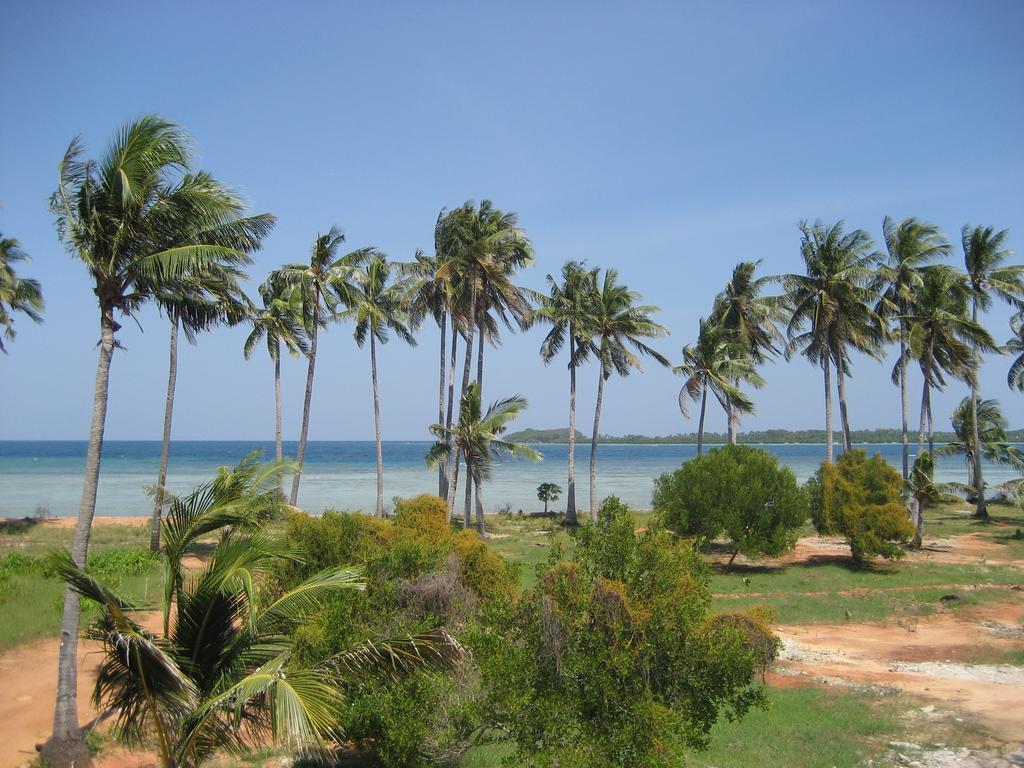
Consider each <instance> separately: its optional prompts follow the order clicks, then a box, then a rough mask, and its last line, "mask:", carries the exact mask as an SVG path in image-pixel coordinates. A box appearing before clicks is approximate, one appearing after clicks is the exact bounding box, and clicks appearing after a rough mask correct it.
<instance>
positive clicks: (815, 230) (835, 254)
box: [781, 220, 874, 462]
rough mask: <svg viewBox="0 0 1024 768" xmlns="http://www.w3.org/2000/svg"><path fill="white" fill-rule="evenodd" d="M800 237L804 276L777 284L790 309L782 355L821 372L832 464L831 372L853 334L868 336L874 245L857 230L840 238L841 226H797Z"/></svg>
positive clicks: (841, 361)
mask: <svg viewBox="0 0 1024 768" xmlns="http://www.w3.org/2000/svg"><path fill="white" fill-rule="evenodd" d="M800 232H801V233H802V237H801V241H800V255H801V256H802V257H803V260H804V266H805V269H806V274H803V275H795V274H791V275H783V276H782V278H781V280H782V283H783V287H784V288H785V292H786V301H787V303H788V304H789V306H790V307H791V308H792V315H791V316H790V320H789V324H788V325H787V327H786V336H787V337H788V338H789V343H788V344H787V345H786V355H787V357H789V356H791V355H792V354H793V353H794V352H797V353H800V354H802V355H804V356H805V357H806V358H807V359H808V361H810V362H811V363H812V364H814V365H819V366H821V369H822V373H823V375H824V388H825V460H826V461H828V462H831V461H832V459H833V448H832V445H833V437H832V376H831V368H832V364H833V363H835V364H836V365H837V366H839V367H840V368H844V367H846V366H847V365H848V361H847V358H846V352H845V348H846V345H848V344H854V345H856V344H857V343H858V342H856V341H855V339H856V338H857V336H855V335H854V334H855V331H856V333H857V334H860V333H863V334H865V335H867V330H866V329H867V328H868V327H869V326H870V323H871V319H872V318H873V316H874V313H873V312H872V311H871V309H870V307H869V306H868V304H869V302H870V301H871V299H872V296H873V293H872V291H871V290H870V288H869V287H868V281H869V280H870V278H871V274H872V273H871V264H872V261H873V259H874V255H873V254H872V252H871V249H872V245H873V244H872V242H871V238H870V237H869V236H868V234H867V233H866V232H864V231H863V230H861V229H856V230H854V231H853V232H849V233H844V232H843V222H842V221H839V222H837V223H836V224H834V225H832V226H826V225H825V224H824V223H823V222H822V221H820V220H818V221H816V222H815V223H814V225H813V226H811V225H808V224H807V222H806V221H802V222H800ZM845 372H846V371H845V370H844V371H841V373H840V375H842V373H845ZM844 394H845V393H844ZM843 401H844V403H845V397H844V398H843ZM843 411H844V412H845V406H844V408H843ZM844 427H845V428H844V442H848V438H846V437H845V435H848V433H849V429H848V426H846V425H845V424H844Z"/></svg>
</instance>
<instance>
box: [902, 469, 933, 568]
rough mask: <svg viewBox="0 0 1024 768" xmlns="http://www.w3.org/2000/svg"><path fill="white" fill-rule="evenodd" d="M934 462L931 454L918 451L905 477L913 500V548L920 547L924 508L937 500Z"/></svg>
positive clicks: (911, 542)
mask: <svg viewBox="0 0 1024 768" xmlns="http://www.w3.org/2000/svg"><path fill="white" fill-rule="evenodd" d="M934 475H935V462H934V461H933V460H932V455H931V454H930V453H928V452H927V451H925V452H924V453H919V454H918V455H917V458H916V459H914V468H913V470H912V471H911V473H910V477H909V478H907V490H908V491H909V492H910V496H911V498H912V499H913V500H914V511H913V515H912V518H913V522H914V537H913V538H912V539H911V540H910V546H911V547H913V548H914V549H920V548H921V540H922V537H923V534H924V508H925V505H927V504H935V503H936V502H937V501H938V500H939V488H938V487H937V486H936V485H935V483H934V481H933V477H934Z"/></svg>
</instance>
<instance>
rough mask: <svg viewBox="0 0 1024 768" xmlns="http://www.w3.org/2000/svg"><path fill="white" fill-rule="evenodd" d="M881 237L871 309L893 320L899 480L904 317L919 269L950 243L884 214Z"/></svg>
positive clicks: (906, 457) (904, 410) (930, 229)
mask: <svg viewBox="0 0 1024 768" xmlns="http://www.w3.org/2000/svg"><path fill="white" fill-rule="evenodd" d="M882 236H883V238H884V240H885V249H886V256H885V257H884V258H883V259H881V260H880V261H879V264H878V266H877V267H876V270H875V278H874V281H873V287H874V288H875V290H876V291H878V293H879V298H878V303H877V304H876V306H875V311H876V312H877V313H878V315H879V317H881V318H883V319H885V320H893V321H894V323H895V325H896V328H895V332H896V334H897V335H898V336H899V343H900V351H899V357H898V359H897V367H896V375H895V378H896V381H897V383H898V384H899V387H900V414H901V418H902V427H901V429H902V439H903V479H904V480H906V479H907V478H909V477H910V443H909V436H908V435H909V421H910V404H909V399H908V397H907V361H908V359H909V355H908V354H907V345H908V344H909V343H910V341H909V338H908V335H909V333H910V329H909V326H908V321H907V317H908V316H909V315H910V308H911V305H912V304H913V302H914V297H915V295H916V293H917V291H918V289H919V288H920V287H921V271H920V270H921V268H922V267H925V266H928V265H929V264H933V263H935V262H936V261H938V260H941V259H942V258H944V257H945V256H948V255H949V253H950V250H951V249H950V245H949V242H948V241H947V240H946V238H945V236H944V235H943V234H942V233H941V232H940V231H939V228H938V227H936V226H935V225H934V224H928V223H927V222H923V221H919V220H918V219H916V218H915V217H913V216H908V217H907V218H905V219H903V220H902V221H899V222H896V221H894V220H893V219H892V218H891V217H889V216H886V217H885V218H884V219H883V220H882Z"/></svg>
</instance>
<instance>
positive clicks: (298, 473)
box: [288, 288, 320, 507]
mask: <svg viewBox="0 0 1024 768" xmlns="http://www.w3.org/2000/svg"><path fill="white" fill-rule="evenodd" d="M313 301H314V302H315V306H314V308H313V323H312V327H311V328H310V331H309V365H308V366H307V367H306V396H305V398H304V399H303V401H302V430H301V431H300V432H299V450H298V451H297V452H296V454H295V474H294V475H293V476H292V494H291V497H290V498H289V501H288V503H289V504H291V505H292V506H293V507H294V506H295V505H296V504H297V503H298V501H299V480H300V479H301V478H302V462H303V460H304V459H305V458H306V437H307V435H308V434H309V404H310V402H311V401H312V400H313V371H314V369H315V368H316V335H317V326H318V325H319V324H320V292H319V290H318V289H316V288H314V289H313Z"/></svg>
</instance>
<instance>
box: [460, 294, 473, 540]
mask: <svg viewBox="0 0 1024 768" xmlns="http://www.w3.org/2000/svg"><path fill="white" fill-rule="evenodd" d="M469 298H470V301H469V312H468V314H467V317H469V323H467V326H468V327H467V329H466V356H465V359H464V360H463V362H462V396H463V397H465V396H466V390H467V389H469V375H470V373H469V372H470V369H471V368H472V365H473V338H474V334H475V332H476V281H475V280H474V281H473V287H472V288H471V289H470V292H469ZM465 458H466V509H465V517H466V526H467V527H468V526H469V525H470V513H471V512H472V507H473V481H472V477H473V475H472V473H471V466H472V465H471V464H470V462H469V457H468V456H467V457H465Z"/></svg>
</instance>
